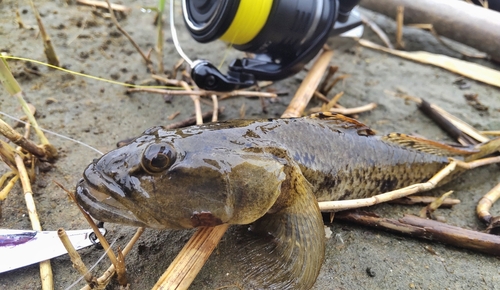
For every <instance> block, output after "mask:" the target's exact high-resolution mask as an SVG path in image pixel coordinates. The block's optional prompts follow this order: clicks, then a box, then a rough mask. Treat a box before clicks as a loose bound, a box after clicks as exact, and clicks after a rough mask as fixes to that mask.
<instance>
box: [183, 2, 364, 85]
mask: <svg viewBox="0 0 500 290" xmlns="http://www.w3.org/2000/svg"><path fill="white" fill-rule="evenodd" d="M339 2H340V4H339ZM358 2H359V0H308V1H304V0H182V9H183V17H184V22H185V24H186V26H187V28H188V30H189V32H190V33H191V36H192V37H193V38H194V39H195V40H196V41H198V42H201V43H207V42H210V41H214V40H217V39H221V40H224V41H226V42H228V43H231V44H232V46H233V47H234V48H236V49H238V50H241V51H245V52H251V53H254V54H255V57H254V58H243V59H236V60H234V61H233V62H232V63H231V64H230V65H229V70H228V72H227V75H224V74H222V73H221V72H220V71H219V70H218V69H217V68H216V67H215V66H214V65H212V64H211V63H209V62H208V61H205V60H197V61H195V62H193V64H192V71H191V76H192V78H193V80H194V81H195V83H196V84H197V85H198V86H199V87H200V88H203V89H206V90H216V91H231V90H234V89H238V88H243V87H249V86H252V85H254V84H255V82H256V81H257V80H280V79H284V78H286V77H289V76H291V75H293V74H295V73H297V72H299V71H300V70H301V69H302V68H303V67H304V65H305V64H307V63H308V62H309V61H310V60H311V59H312V58H313V57H314V56H315V55H316V54H317V53H318V52H319V50H320V49H321V48H322V47H323V44H324V43H325V42H326V40H327V38H328V37H329V36H330V35H332V30H334V29H333V27H334V24H335V22H336V21H340V22H345V20H347V19H348V17H349V12H350V11H351V10H352V8H353V7H354V6H355V5H357V4H358ZM339 15H340V18H339ZM357 25H359V24H357ZM357 25H355V26H357ZM340 26H342V25H340ZM351 26H352V25H351ZM344 28H345V27H344ZM345 30H346V29H336V30H334V31H336V32H337V33H335V32H334V33H333V34H340V33H341V32H343V31H345ZM347 30H348V29H347Z"/></svg>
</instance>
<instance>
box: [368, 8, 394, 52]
mask: <svg viewBox="0 0 500 290" xmlns="http://www.w3.org/2000/svg"><path fill="white" fill-rule="evenodd" d="M360 16H361V21H363V24H365V25H366V26H368V27H369V28H370V29H371V30H373V32H375V34H377V35H378V37H379V38H380V39H381V40H382V42H383V43H384V44H385V46H387V47H388V48H390V49H394V46H393V45H392V43H391V41H390V40H389V37H388V36H387V34H385V32H384V31H383V30H382V28H380V27H379V26H378V25H377V23H375V22H373V21H372V20H371V19H369V18H368V17H366V16H365V15H363V14H360Z"/></svg>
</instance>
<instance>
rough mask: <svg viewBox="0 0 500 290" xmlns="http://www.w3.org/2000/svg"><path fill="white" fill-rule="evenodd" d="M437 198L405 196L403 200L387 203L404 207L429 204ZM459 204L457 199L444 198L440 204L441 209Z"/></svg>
mask: <svg viewBox="0 0 500 290" xmlns="http://www.w3.org/2000/svg"><path fill="white" fill-rule="evenodd" d="M436 199H438V197H434V196H416V195H413V196H405V197H403V198H399V199H395V200H391V201H389V203H393V204H404V205H412V204H429V203H431V202H434V201H435V200H436ZM459 203H460V200H459V199H455V198H445V199H444V200H443V202H442V203H441V207H445V208H449V207H452V206H454V205H457V204H459Z"/></svg>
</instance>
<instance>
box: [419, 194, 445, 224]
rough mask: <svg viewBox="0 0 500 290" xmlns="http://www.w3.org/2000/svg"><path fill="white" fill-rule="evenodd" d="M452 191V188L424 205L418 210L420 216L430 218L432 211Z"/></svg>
mask: <svg viewBox="0 0 500 290" xmlns="http://www.w3.org/2000/svg"><path fill="white" fill-rule="evenodd" d="M452 193H453V190H450V191H448V192H446V193H445V194H443V195H441V196H440V197H439V198H436V199H435V200H434V201H433V202H431V203H430V204H428V205H427V206H426V207H424V208H422V209H421V210H420V217H421V218H432V213H433V212H435V211H436V210H437V209H438V208H439V207H440V206H441V205H442V204H443V202H444V200H445V199H446V198H447V197H448V196H450V195H451V194H452Z"/></svg>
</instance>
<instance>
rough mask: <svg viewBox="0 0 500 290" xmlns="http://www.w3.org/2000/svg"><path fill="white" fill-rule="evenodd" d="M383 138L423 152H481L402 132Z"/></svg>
mask: <svg viewBox="0 0 500 290" xmlns="http://www.w3.org/2000/svg"><path fill="white" fill-rule="evenodd" d="M381 139H382V140H384V141H387V142H391V143H395V144H398V145H400V146H403V147H408V148H412V149H414V150H418V151H421V152H426V153H430V154H434V155H440V156H467V155H471V154H474V153H477V152H479V151H478V150H476V149H473V148H466V147H463V148H458V147H453V146H450V145H447V144H444V143H440V142H437V141H432V140H428V139H425V138H421V137H415V136H410V135H406V134H401V133H390V134H388V135H386V136H383V137H382V138H381Z"/></svg>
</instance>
